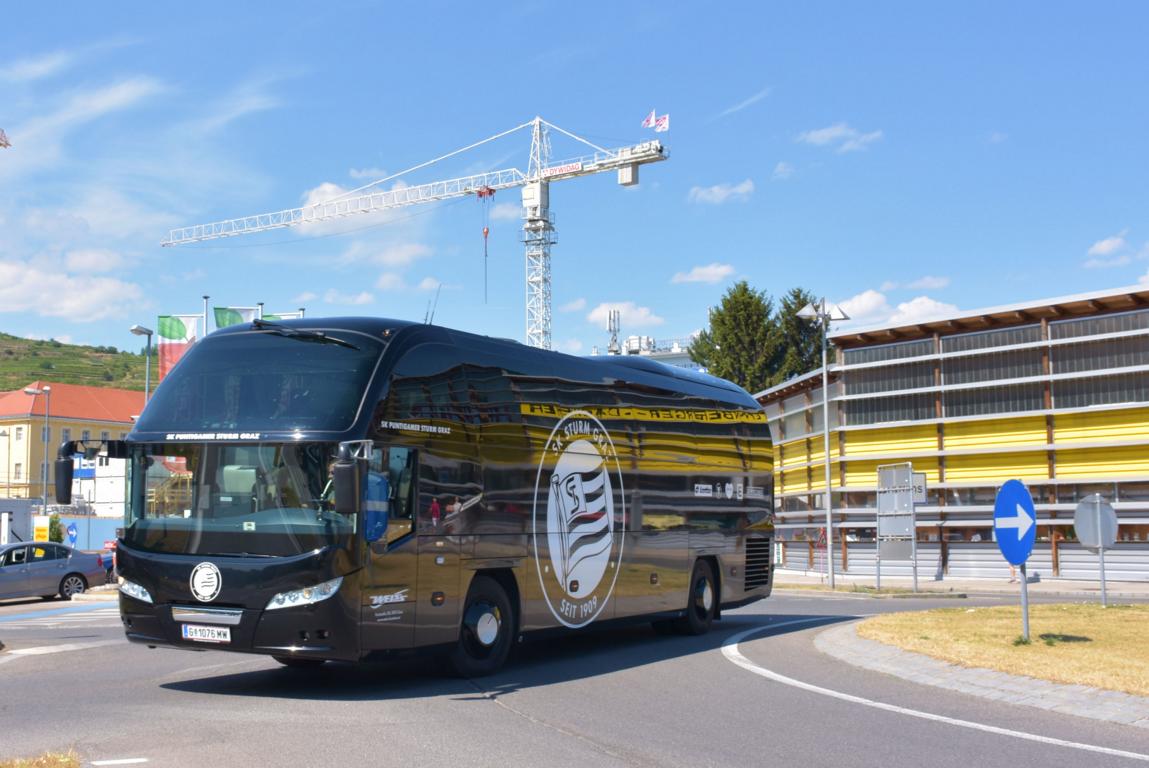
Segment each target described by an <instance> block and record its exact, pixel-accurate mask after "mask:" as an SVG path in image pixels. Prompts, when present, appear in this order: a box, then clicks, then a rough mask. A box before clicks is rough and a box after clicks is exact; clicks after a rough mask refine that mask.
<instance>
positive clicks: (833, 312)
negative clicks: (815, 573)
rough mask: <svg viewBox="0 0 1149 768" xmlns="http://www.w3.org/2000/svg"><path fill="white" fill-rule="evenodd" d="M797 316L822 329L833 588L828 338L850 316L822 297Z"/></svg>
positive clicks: (829, 576) (828, 531)
mask: <svg viewBox="0 0 1149 768" xmlns="http://www.w3.org/2000/svg"><path fill="white" fill-rule="evenodd" d="M798 317H800V318H802V319H803V320H806V321H809V322H814V323H817V324H818V325H819V326H820V327H821V329H822V451H823V454H824V456H825V459H826V461H825V464H826V492H825V498H826V580H827V582H828V583H829V585H830V589H833V588H834V560H833V556H834V518H833V511H834V503H833V501H832V500H831V495H830V376H829V372H828V370H827V366H826V346H827V343H828V342H827V337H828V336H829V334H830V322H831V321H832V320H849V319H850V317H849V315H847V314H846V313H845V312H843V311H842V308H841V307H839V306H837V305H836V304H831V305H827V304H826V299H825V297H823V298H822V299H821V300H820V301H819V302H818V303H817V304H807V305H806V306H804V307H802V308H801V309H800V310H798Z"/></svg>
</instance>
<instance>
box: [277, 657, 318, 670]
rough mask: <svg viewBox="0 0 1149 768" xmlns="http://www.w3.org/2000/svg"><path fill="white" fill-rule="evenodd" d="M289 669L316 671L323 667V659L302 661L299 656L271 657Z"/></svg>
mask: <svg viewBox="0 0 1149 768" xmlns="http://www.w3.org/2000/svg"><path fill="white" fill-rule="evenodd" d="M271 658H273V659H275V660H276V661H278V662H279V663H280V664H282V665H283V666H285V667H288V668H289V669H318V668H319V667H321V666H323V662H324V659H304V658H300V657H299V656H272V657H271Z"/></svg>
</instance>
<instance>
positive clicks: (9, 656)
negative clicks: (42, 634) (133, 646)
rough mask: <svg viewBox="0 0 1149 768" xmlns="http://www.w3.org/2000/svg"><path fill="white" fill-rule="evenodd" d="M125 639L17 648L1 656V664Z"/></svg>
mask: <svg viewBox="0 0 1149 768" xmlns="http://www.w3.org/2000/svg"><path fill="white" fill-rule="evenodd" d="M123 644H124V641H123V640H99V641H96V642H92V643H61V644H60V645H40V646H36V647H35V648H17V649H16V650H14V651H8V652H7V653H5V654H4V655H2V656H0V664H4V663H6V662H9V661H15V660H16V659H18V658H20V657H21V656H45V655H47V654H49V653H66V652H68V651H86V650H88V649H89V648H103V647H104V646H107V645H123Z"/></svg>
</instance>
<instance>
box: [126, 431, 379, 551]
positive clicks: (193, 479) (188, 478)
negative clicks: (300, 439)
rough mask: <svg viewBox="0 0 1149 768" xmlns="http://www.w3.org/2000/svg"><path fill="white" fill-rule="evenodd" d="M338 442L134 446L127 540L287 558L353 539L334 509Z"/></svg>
mask: <svg viewBox="0 0 1149 768" xmlns="http://www.w3.org/2000/svg"><path fill="white" fill-rule="evenodd" d="M335 450H336V445H335V443H264V442H260V443H257V442H252V443H242V444H233V443H214V444H213V443H209V444H204V443H194V444H192V443H189V444H175V443H165V444H155V445H146V444H143V445H134V446H132V449H131V456H130V459H129V473H130V478H129V483H130V489H131V490H130V495H131V497H130V500H129V504H128V511H127V519H126V520H125V528H124V541H125V543H126V544H128V545H129V546H132V547H136V548H138V549H144V550H148V551H151V552H168V553H173V554H197V555H235V556H252V555H256V556H289V555H296V554H301V553H303V552H308V551H311V550H314V549H318V548H321V547H326V546H332V545H335V546H346V545H347V544H348V543H349V542H350V539H351V537H352V536H353V535H354V533H355V526H356V521H355V519H354V518H353V517H347V516H344V515H340V514H338V513H336V512H335V511H334V509H332V504H331V493H330V482H329V476H330V473H329V468H330V465H331V462H332V460H333V458H334V456H335Z"/></svg>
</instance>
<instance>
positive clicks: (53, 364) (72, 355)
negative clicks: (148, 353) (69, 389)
mask: <svg viewBox="0 0 1149 768" xmlns="http://www.w3.org/2000/svg"><path fill="white" fill-rule="evenodd" d="M37 380H43V381H47V382H60V383H62V384H87V385H89V386H95V387H119V388H121V389H138V390H141V391H142V390H143V388H144V356H143V355H142V354H133V353H131V352H121V351H119V350H117V349H116V348H115V347H85V346H80V345H76V344H62V343H61V342H58V341H55V340H49V341H39V340H33V339H21V338H19V337H16V336H10V335H9V334H6V333H0V391H10V390H13V389H19V388H21V387H24V386H27V385H28V383H29V382H32V381H37ZM155 382H156V350H155V348H154V347H153V348H152V386H153V387H154V386H155Z"/></svg>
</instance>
